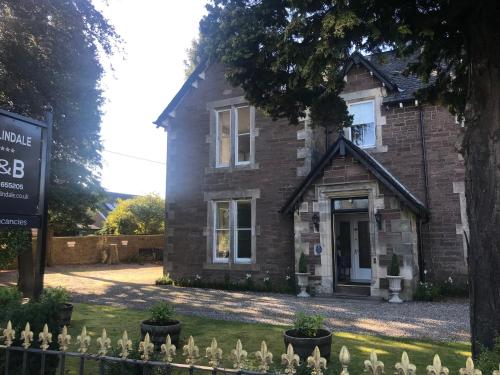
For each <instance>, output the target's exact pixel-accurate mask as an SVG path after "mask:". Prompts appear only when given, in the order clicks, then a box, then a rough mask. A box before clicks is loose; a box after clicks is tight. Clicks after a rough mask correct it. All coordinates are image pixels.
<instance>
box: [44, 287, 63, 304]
mask: <svg viewBox="0 0 500 375" xmlns="http://www.w3.org/2000/svg"><path fill="white" fill-rule="evenodd" d="M40 300H41V302H42V303H46V304H54V305H56V306H59V307H62V305H64V304H65V303H68V302H69V300H70V294H69V291H68V290H67V289H65V288H63V287H61V286H58V287H55V288H50V287H49V288H45V289H44V290H43V292H42V295H41V296H40Z"/></svg>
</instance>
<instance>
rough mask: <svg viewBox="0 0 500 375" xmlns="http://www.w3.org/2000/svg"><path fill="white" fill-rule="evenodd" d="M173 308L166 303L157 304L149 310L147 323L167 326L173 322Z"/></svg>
mask: <svg viewBox="0 0 500 375" xmlns="http://www.w3.org/2000/svg"><path fill="white" fill-rule="evenodd" d="M174 312H175V308H174V306H172V305H170V304H168V303H167V302H159V303H157V304H156V305H154V306H153V307H151V309H150V310H149V313H150V314H151V318H150V319H149V321H150V322H151V323H153V324H157V325H168V324H170V323H172V321H173V320H174Z"/></svg>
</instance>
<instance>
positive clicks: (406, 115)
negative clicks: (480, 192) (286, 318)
mask: <svg viewBox="0 0 500 375" xmlns="http://www.w3.org/2000/svg"><path fill="white" fill-rule="evenodd" d="M193 86H194V87H193V88H191V89H190V90H188V91H187V93H186V94H185V96H184V98H183V99H182V101H181V103H180V104H179V105H178V106H177V108H176V109H175V112H174V113H173V116H172V117H171V118H170V119H169V121H168V159H167V160H168V167H167V202H168V207H167V228H168V229H167V240H166V262H165V270H166V272H170V274H171V275H172V276H173V277H174V278H179V277H188V278H189V277H194V276H195V275H200V276H203V277H204V278H216V279H222V278H225V277H228V276H229V277H230V278H233V279H242V278H244V277H245V275H246V274H247V273H251V274H252V275H255V277H256V278H262V277H264V276H265V275H270V276H271V278H272V279H276V280H278V279H279V280H281V279H283V278H284V277H285V275H287V274H290V273H291V272H293V269H294V267H295V265H296V262H297V259H298V255H300V252H301V251H304V252H305V253H306V254H307V257H308V260H309V267H310V270H311V272H312V274H313V275H314V276H313V277H312V280H313V283H314V284H315V285H317V287H318V290H319V291H321V290H323V291H326V292H331V290H329V289H328V287H327V285H328V283H330V284H331V282H332V280H328V276H325V275H328V274H329V273H328V271H327V270H326V269H327V268H328V267H330V268H331V267H332V264H331V263H332V261H331V260H330V261H328V260H327V259H326V257H325V255H324V254H323V255H318V254H315V253H314V246H315V245H316V244H318V243H321V244H322V245H323V247H324V243H326V242H327V241H329V239H331V237H328V236H331V233H330V234H328V233H327V232H328V231H330V232H331V228H328V227H326V225H325V224H324V223H326V222H327V219H326V216H325V213H324V212H322V211H321V210H322V208H321V204H320V202H318V192H319V191H320V192H321V191H323V192H324V191H327V190H328V189H330V188H331V186H337V187H342V186H344V187H345V186H348V185H349V186H351V185H355V184H358V185H359V186H363V189H366V191H369V192H370V194H372V193H373V197H372V198H373V202H372V203H371V204H372V209H373V210H378V211H379V213H381V215H382V222H383V226H382V228H380V229H378V228H376V226H375V225H376V224H375V221H374V217H373V215H374V212H375V211H373V212H371V213H370V223H371V235H372V236H373V240H374V241H375V242H376V244H377V248H376V250H375V251H374V253H373V254H372V255H373V256H372V261H373V262H375V263H376V264H377V267H376V268H375V267H374V269H373V272H372V274H373V275H374V276H373V281H372V286H371V288H372V294H374V295H386V292H385V291H384V290H385V289H387V282H386V280H384V276H385V274H384V272H385V268H386V267H387V264H388V262H389V260H390V257H391V255H392V253H393V252H394V253H397V254H398V255H401V256H402V258H401V262H402V267H403V269H404V273H405V279H406V282H405V289H406V297H407V298H411V290H412V289H413V287H414V286H415V283H416V281H418V271H419V270H418V259H417V258H418V249H417V247H418V243H417V242H418V239H417V234H416V233H417V228H416V226H417V222H418V220H417V218H416V216H415V214H414V213H413V212H410V211H409V210H408V209H407V208H406V207H404V205H401V204H400V202H399V201H398V199H397V198H396V197H395V196H393V194H392V193H391V192H389V191H388V190H387V189H386V188H385V187H384V186H383V185H382V184H380V182H379V181H377V179H376V178H375V176H373V175H372V174H371V173H370V172H369V171H367V170H366V169H365V168H364V167H363V166H361V165H359V164H358V163H357V162H356V161H355V160H353V159H349V158H339V159H335V160H334V161H333V162H332V164H331V165H330V166H329V167H328V168H326V169H325V170H324V173H323V174H322V176H321V177H320V178H319V179H318V180H317V181H315V183H314V185H313V186H312V187H311V188H310V189H309V190H308V191H307V193H306V194H305V195H304V197H303V202H305V203H307V205H303V206H301V210H299V211H298V212H296V213H295V214H294V215H293V216H294V217H292V216H291V215H284V214H281V213H279V210H280V209H281V208H282V207H283V205H284V204H285V202H286V200H287V199H288V198H289V197H290V195H291V193H292V191H293V190H294V189H295V188H296V187H297V185H298V184H299V183H300V181H302V179H303V178H304V177H303V176H305V175H307V174H308V173H309V171H310V170H311V167H312V166H313V165H314V164H315V161H317V160H318V159H319V157H320V156H321V155H322V154H323V153H324V152H325V133H324V129H319V128H310V127H309V126H304V124H302V125H300V126H298V127H295V126H291V125H289V124H288V123H287V122H286V121H285V120H279V121H272V120H271V119H269V118H268V117H266V116H265V115H264V114H262V113H261V112H259V111H258V110H257V111H256V115H255V129H254V134H253V136H254V137H255V138H254V139H255V162H254V163H253V164H252V165H251V166H246V167H241V168H240V167H230V168H214V161H213V159H214V155H213V149H214V142H215V138H214V134H213V129H211V125H210V116H211V112H210V108H211V107H210V103H213V102H224V101H227V100H231V99H233V98H237V97H242V96H243V92H242V91H241V90H240V89H237V88H233V87H231V86H230V85H229V84H228V83H227V82H226V81H225V79H224V74H223V69H222V67H221V66H218V65H213V66H211V67H209V68H207V70H206V71H205V72H204V77H203V79H199V80H197V82H196V85H193ZM344 95H345V99H346V101H350V100H354V101H355V100H356V99H357V98H359V99H363V98H365V97H369V98H370V97H372V96H373V97H374V98H375V102H376V103H377V108H376V112H377V114H376V123H377V133H376V135H377V145H376V147H374V148H373V149H367V150H366V151H367V152H368V153H369V154H371V155H372V156H373V157H374V158H375V159H376V160H377V161H378V162H379V163H381V164H382V165H383V166H384V167H385V168H386V169H387V170H388V171H389V172H390V173H391V174H392V175H393V176H394V177H395V178H396V179H397V180H399V181H400V182H401V183H402V184H403V185H404V186H405V187H406V188H407V189H408V190H409V191H410V192H411V193H412V194H414V195H415V196H416V197H417V198H418V199H419V200H420V201H421V202H424V203H428V208H429V210H430V221H429V222H428V223H426V224H423V226H422V243H421V245H422V250H423V259H424V262H425V268H426V269H427V270H428V271H429V274H430V275H434V276H435V277H447V276H448V275H454V276H460V275H462V276H463V275H465V274H466V265H465V253H464V245H463V244H464V241H463V238H464V237H463V230H466V229H467V223H466V222H463V221H465V216H464V212H465V206H464V204H465V203H464V202H465V200H464V198H463V181H464V167H463V162H462V160H461V159H460V157H459V155H458V153H457V151H456V150H455V142H456V139H457V136H458V133H459V131H460V126H459V125H457V124H456V123H455V119H454V118H453V117H452V116H451V115H450V114H449V113H448V111H447V110H446V109H445V108H442V107H439V106H432V105H418V103H415V102H413V101H411V102H408V101H406V102H405V103H404V104H403V103H402V106H400V105H398V104H396V105H394V104H391V105H382V100H383V98H384V97H385V96H386V95H387V91H386V88H385V86H384V85H383V84H382V83H381V82H380V81H379V80H378V79H376V78H375V77H374V76H373V75H372V74H371V73H370V71H368V70H367V69H365V68H364V67H361V66H355V67H353V68H352V69H351V70H350V72H349V74H348V75H347V77H346V86H345V90H344ZM421 114H422V117H421ZM421 118H422V120H423V127H424V131H425V144H426V149H425V157H426V166H427V177H428V186H427V194H426V187H425V174H424V167H423V165H424V161H423V160H424V152H423V148H422V134H421V131H420V119H421ZM334 140H335V136H331V137H330V140H329V143H330V144H331V143H332V142H333V141H334ZM322 189H323V190H322ZM325 189H326V190H325ZM339 189H340V190H342V189H341V188H339ZM247 192H248V193H247ZM250 192H251V193H250ZM245 194H247V195H248V194H253V195H254V198H255V202H256V208H255V219H256V225H255V237H254V241H255V259H254V261H253V262H252V263H251V264H231V262H230V264H214V263H213V262H212V260H211V255H210V254H211V240H210V233H211V230H212V228H211V221H210V215H211V213H210V204H209V202H210V200H211V199H212V198H211V197H218V198H224V197H225V198H227V199H230V198H232V197H234V196H237V197H241V196H244V195H245ZM327 195H328V194H327ZM325 196H326V195H325ZM426 197H427V199H428V202H426ZM323 204H325V202H323ZM314 208H316V209H317V212H318V213H320V217H321V220H322V224H321V230H319V231H315V228H314V226H313V224H312V215H313V214H314V212H315V211H314ZM330 225H331V222H330ZM316 232H317V233H316ZM330 257H331V254H330ZM330 274H331V272H330Z"/></svg>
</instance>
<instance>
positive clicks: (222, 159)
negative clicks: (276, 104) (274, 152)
mask: <svg viewBox="0 0 500 375" xmlns="http://www.w3.org/2000/svg"><path fill="white" fill-rule="evenodd" d="M253 113H254V112H253V111H252V110H251V107H249V106H232V107H230V108H227V109H220V110H216V111H215V114H216V116H215V121H216V127H215V132H216V161H215V165H216V167H230V166H232V165H235V166H239V165H247V164H250V163H251V162H252V161H253V159H254V158H253V155H252V154H253V145H252V128H253V118H252V116H253Z"/></svg>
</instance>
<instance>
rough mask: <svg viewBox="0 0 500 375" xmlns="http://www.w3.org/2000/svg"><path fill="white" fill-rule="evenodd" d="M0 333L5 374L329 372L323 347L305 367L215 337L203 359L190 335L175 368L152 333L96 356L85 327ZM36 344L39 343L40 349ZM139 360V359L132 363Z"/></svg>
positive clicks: (345, 354)
mask: <svg viewBox="0 0 500 375" xmlns="http://www.w3.org/2000/svg"><path fill="white" fill-rule="evenodd" d="M0 332H1V333H2V336H0V342H3V344H0V375H2V374H3V375H32V374H33V375H38V374H40V375H52V374H59V375H65V374H68V372H69V371H70V370H71V373H74V374H78V375H83V374H99V375H104V374H106V375H115V374H142V375H146V374H148V375H160V374H166V375H175V374H178V373H185V374H189V375H194V374H195V372H196V373H197V374H198V373H200V374H202V373H203V374H205V373H209V374H211V375H217V374H229V375H231V374H233V375H258V374H260V375H261V374H273V375H274V374H283V373H284V374H286V375H294V374H296V373H297V370H298V369H299V366H301V367H302V368H307V369H308V373H310V374H311V375H323V371H324V370H325V369H326V367H327V361H326V359H325V358H323V357H321V354H320V350H319V349H318V347H316V348H315V349H314V351H313V352H312V353H311V355H310V356H309V357H308V358H307V360H305V361H303V363H302V361H301V359H300V358H299V356H298V355H297V354H295V353H294V349H293V347H292V345H288V348H287V352H286V353H284V354H282V355H281V357H280V358H278V359H276V358H273V354H272V353H271V352H270V351H269V350H268V348H267V345H266V342H265V341H262V343H261V347H260V350H258V351H256V352H254V353H252V354H251V355H249V353H248V352H247V351H246V350H244V349H243V345H242V343H241V341H240V340H238V341H237V342H236V346H235V348H234V349H233V350H231V351H230V355H229V356H226V357H223V352H222V349H221V348H220V347H219V346H218V343H217V340H216V339H215V338H214V339H212V342H211V345H210V346H209V347H207V348H206V349H205V352H204V355H202V356H200V350H199V348H198V346H196V345H195V341H194V338H193V337H192V336H190V337H189V340H188V342H187V344H186V345H184V346H183V349H182V355H183V357H184V361H185V363H175V362H174V358H175V357H176V355H177V348H176V347H175V345H173V344H172V341H171V338H170V336H167V337H166V338H165V342H164V343H163V344H161V345H160V347H156V348H155V345H154V344H153V343H152V342H151V340H150V337H149V334H146V336H145V337H144V339H143V340H142V341H140V342H139V345H138V346H135V347H134V346H133V343H132V341H131V340H130V339H129V338H128V334H127V332H126V331H124V332H123V335H122V337H121V338H120V339H119V340H117V341H116V345H112V343H111V339H110V338H109V337H108V336H107V333H106V330H105V329H103V330H102V334H101V336H100V337H98V338H97V339H96V340H95V342H96V344H97V349H98V350H97V353H95V354H92V353H89V351H88V350H89V347H90V344H91V338H90V336H89V335H88V334H87V330H86V328H85V327H83V328H82V331H81V333H80V335H78V336H77V337H76V340H75V342H74V343H73V344H72V342H71V341H72V337H71V336H70V335H69V334H68V332H67V329H66V327H64V328H63V329H62V331H61V333H60V334H59V335H58V336H57V339H54V340H53V338H52V334H51V333H50V332H49V330H48V327H47V325H45V327H44V329H43V331H42V332H40V333H39V335H38V336H37V339H36V340H34V334H33V332H32V331H31V330H30V325H29V323H27V324H26V327H25V329H24V330H23V331H21V333H20V335H19V336H18V335H17V334H16V332H15V330H14V329H13V328H12V324H11V323H10V322H9V323H8V325H7V328H5V329H4V330H2V331H0ZM33 342H36V344H35V345H36V346H37V347H35V345H34V344H33ZM75 344H76V351H69V350H68V349H69V348H70V345H75ZM134 356H135V357H136V358H132V357H134ZM338 358H339V362H340V368H338V369H337V371H338V373H340V375H349V369H348V366H349V364H350V361H351V356H350V354H349V351H348V349H347V348H346V347H345V346H343V347H342V349H341V350H340V353H339V357H338ZM201 361H206V362H208V365H203V364H201ZM273 361H274V362H273ZM223 365H225V366H228V365H229V366H230V367H224V366H223ZM330 365H331V363H330ZM330 365H329V366H330ZM363 365H364V369H365V370H364V372H365V373H366V374H368V375H382V374H383V373H384V372H385V365H384V363H383V362H382V361H379V360H378V358H377V354H376V352H375V351H374V350H372V352H371V353H370V356H369V358H368V359H366V360H364V362H363ZM394 369H395V370H393V371H388V372H394V374H396V375H416V372H417V368H416V366H415V365H414V364H412V363H411V362H410V359H409V357H408V355H407V354H406V352H403V354H402V356H401V361H400V362H398V363H396V364H395V366H394ZM335 370H336V369H331V370H330V371H329V372H330V373H332V374H334V373H337V371H335ZM425 370H426V371H425V373H426V374H427V375H449V370H448V369H447V368H446V367H445V366H444V365H443V364H442V363H441V359H440V358H439V356H438V355H435V356H434V358H433V361H432V364H430V365H428V366H427V367H426V369H425ZM301 374H303V371H301ZM459 375H482V372H481V371H480V370H478V369H476V368H475V367H474V362H473V361H472V359H471V358H468V359H467V361H466V364H465V367H464V368H461V369H460V370H459ZM492 375H500V364H499V370H497V371H493V373H492Z"/></svg>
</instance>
